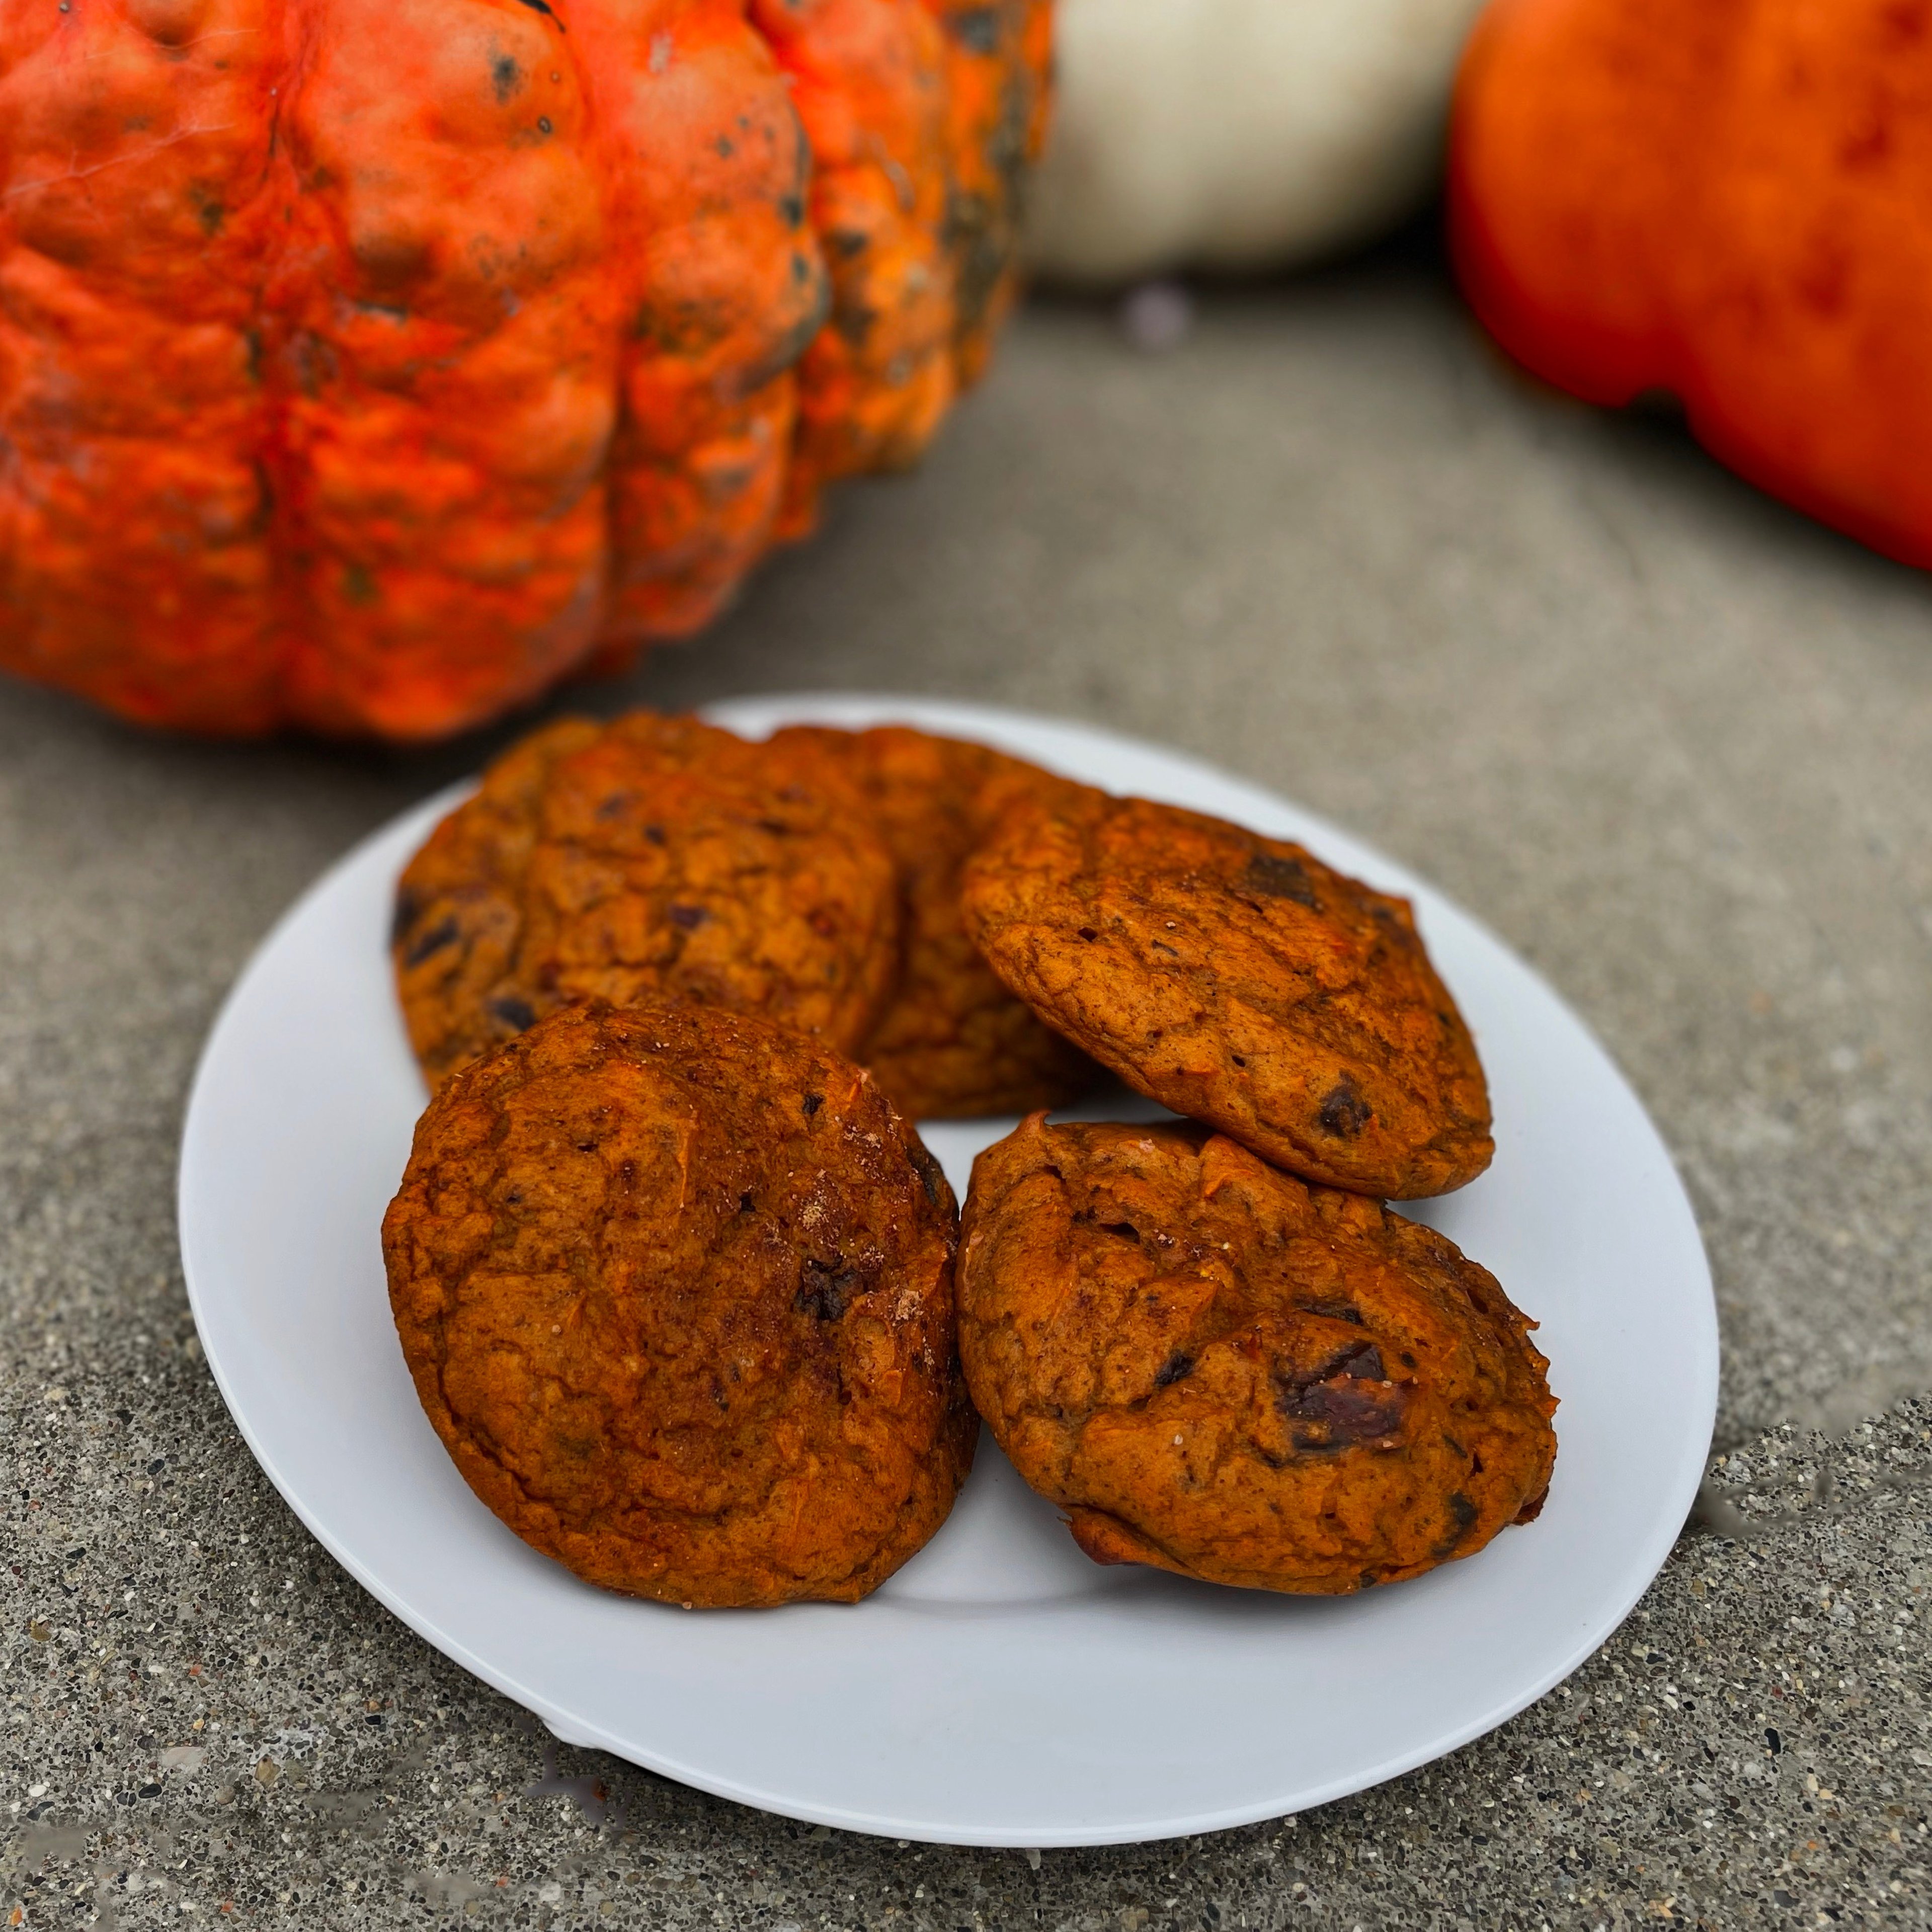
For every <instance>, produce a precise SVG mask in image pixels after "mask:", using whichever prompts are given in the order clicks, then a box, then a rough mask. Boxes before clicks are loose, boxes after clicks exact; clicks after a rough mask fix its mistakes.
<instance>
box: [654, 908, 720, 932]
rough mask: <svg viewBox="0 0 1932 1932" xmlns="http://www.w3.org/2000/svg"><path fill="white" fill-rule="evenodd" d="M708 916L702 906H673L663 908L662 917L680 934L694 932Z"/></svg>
mask: <svg viewBox="0 0 1932 1932" xmlns="http://www.w3.org/2000/svg"><path fill="white" fill-rule="evenodd" d="M710 916H711V915H710V914H709V913H708V912H706V910H704V908H703V907H702V906H694V905H674V906H667V907H665V908H664V917H665V918H667V919H669V920H670V922H671V924H672V925H673V926H676V928H677V929H678V930H679V932H696V931H697V929H698V928H699V927H700V926H702V925H703V923H704V922H705V921H706V919H709V917H710Z"/></svg>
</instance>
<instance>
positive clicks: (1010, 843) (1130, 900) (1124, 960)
mask: <svg viewBox="0 0 1932 1932" xmlns="http://www.w3.org/2000/svg"><path fill="white" fill-rule="evenodd" d="M961 902H962V907H963V910H964V913H965V922H966V929H967V932H968V934H969V935H971V938H972V939H973V940H974V943H975V944H977V946H978V947H980V950H981V951H982V952H983V953H985V955H986V958H987V959H988V961H989V963H990V964H991V965H992V968H993V971H995V973H997V974H998V975H999V977H1001V980H1004V982H1005V983H1006V984H1007V986H1010V988H1012V989H1013V991H1014V992H1016V993H1017V994H1018V995H1019V996H1020V998H1022V999H1023V1000H1025V1001H1026V1002H1027V1004H1028V1005H1029V1006H1031V1007H1033V1009H1034V1010H1035V1011H1036V1012H1037V1013H1039V1014H1040V1015H1041V1016H1042V1017H1043V1018H1044V1019H1046V1021H1047V1022H1048V1023H1049V1025H1052V1026H1053V1027H1055V1028H1057V1029H1058V1031H1060V1032H1061V1033H1064V1034H1066V1035H1067V1037H1068V1038H1069V1039H1070V1040H1073V1042H1074V1043H1075V1044H1076V1046H1079V1047H1081V1048H1082V1049H1084V1050H1085V1052H1087V1053H1088V1054H1090V1055H1092V1057H1093V1058H1094V1059H1096V1060H1097V1061H1100V1064H1102V1065H1103V1067H1109V1068H1111V1069H1112V1071H1113V1072H1115V1073H1117V1074H1118V1075H1119V1076H1120V1077H1121V1079H1123V1080H1124V1081H1125V1082H1127V1085H1129V1086H1130V1087H1133V1088H1136V1090H1137V1091H1139V1092H1141V1093H1142V1094H1148V1095H1149V1096H1150V1097H1152V1098H1153V1099H1154V1100H1158V1101H1160V1103H1162V1104H1163V1106H1168V1107H1170V1108H1172V1109H1173V1110H1174V1111H1175V1112H1176V1113H1178V1114H1183V1115H1187V1116H1189V1117H1190V1118H1193V1119H1196V1120H1200V1121H1207V1122H1208V1124H1210V1125H1211V1126H1213V1127H1218V1128H1220V1130H1221V1131H1222V1132H1223V1133H1226V1134H1231V1135H1232V1136H1234V1137H1235V1139H1238V1140H1240V1141H1241V1142H1245V1143H1246V1144H1247V1145H1248V1146H1250V1147H1251V1148H1253V1149H1254V1150H1255V1151H1256V1152H1257V1153H1259V1154H1262V1155H1264V1156H1265V1157H1266V1158H1267V1159H1268V1160H1271V1161H1273V1162H1274V1163H1276V1164H1277V1166H1282V1167H1285V1168H1287V1169H1290V1170H1292V1172H1295V1173H1296V1174H1299V1175H1304V1176H1305V1177H1306V1178H1307V1179H1309V1180H1311V1181H1321V1182H1322V1183H1324V1184H1326V1185H1328V1186H1330V1187H1346V1188H1351V1189H1354V1190H1358V1191H1359V1192H1361V1193H1367V1194H1374V1195H1378V1196H1384V1197H1387V1198H1393V1199H1406V1198H1412V1197H1414V1196H1421V1195H1428V1194H1440V1193H1445V1192H1446V1191H1447V1190H1449V1189H1451V1188H1454V1187H1461V1186H1462V1185H1463V1184H1464V1183H1465V1182H1466V1181H1472V1180H1473V1179H1474V1178H1475V1177H1476V1176H1477V1175H1479V1174H1481V1172H1482V1171H1483V1170H1484V1168H1485V1167H1487V1166H1488V1165H1489V1162H1490V1155H1491V1154H1492V1153H1493V1151H1494V1142H1493V1141H1492V1140H1491V1139H1490V1105H1489V1094H1488V1091H1487V1087H1486V1085H1485V1083H1484V1078H1483V1070H1482V1066H1481V1062H1480V1061H1478V1059H1477V1058H1476V1049H1475V1043H1474V1042H1473V1041H1472V1039H1471V1038H1470V1036H1469V1028H1468V1027H1467V1026H1466V1025H1464V1023H1463V1017H1462V1016H1461V1014H1460V1013H1458V1012H1457V1008H1456V1003H1455V1001H1454V1000H1453V999H1451V998H1450V996H1449V993H1448V989H1446V988H1445V986H1444V985H1443V984H1442V980H1440V979H1439V977H1437V975H1436V970H1435V968H1434V967H1433V965H1431V964H1430V959H1429V956H1428V955H1427V953H1426V952H1424V950H1423V944H1422V941H1421V937H1420V935H1418V932H1417V931H1416V926H1415V917H1414V915H1413V914H1412V912H1411V911H1410V909H1409V906H1408V904H1407V903H1406V901H1403V900H1401V899H1398V898H1390V897H1389V896H1388V895H1386V894H1385V893H1382V892H1376V891H1373V890H1372V889H1370V887H1369V886H1365V885H1363V884H1361V883H1359V882H1358V880H1354V879H1351V878H1348V877H1344V876H1343V874H1341V873H1340V872H1337V871H1331V869H1330V868H1328V866H1326V865H1323V864H1322V862H1321V861H1320V860H1319V859H1316V857H1314V856H1313V854H1312V853H1309V852H1307V851H1305V850H1303V849H1302V847H1300V846H1298V845H1293V844H1287V843H1286V842H1284V841H1282V840H1280V839H1275V838H1264V837H1262V835H1260V834H1259V833H1257V832H1249V831H1247V830H1244V829H1243V828H1242V827H1241V826H1236V825H1230V824H1228V823H1225V822H1224V821H1223V820H1220V819H1217V818H1209V817H1204V816H1202V814H1200V813H1199V812H1193V811H1182V810H1181V809H1180V808H1178V807H1177V806H1174V805H1157V804H1154V803H1151V802H1149V801H1148V800H1147V799H1133V798H1127V799H1121V798H1111V797H1109V796H1106V795H1105V794H1103V793H1097V792H1091V791H1081V792H1078V793H1070V794H1067V795H1064V796H1061V797H1058V798H1056V799H1045V800H1040V801H1037V802H1033V803H1031V804H1030V805H1026V806H1025V807H1023V808H1018V809H1016V810H1014V811H1010V813H1009V814H1007V817H1005V818H1004V820H1002V821H1001V825H1000V826H999V828H998V830H997V831H996V832H995V834H994V835H993V836H992V838H990V839H989V841H987V842H986V844H983V845H982V846H981V847H980V849H979V850H977V852H976V853H974V855H973V856H972V858H971V859H970V860H968V863H967V865H966V868H965V874H964V876H963V882H962V901H961Z"/></svg>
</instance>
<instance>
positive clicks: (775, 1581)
mask: <svg viewBox="0 0 1932 1932" xmlns="http://www.w3.org/2000/svg"><path fill="white" fill-rule="evenodd" d="M955 1232H956V1217H955V1209H954V1206H953V1196H952V1193H951V1192H950V1190H949V1189H948V1188H947V1184H946V1181H945V1178H944V1175H941V1172H940V1171H939V1169H938V1166H937V1165H936V1164H935V1163H934V1161H933V1160H932V1157H931V1156H929V1154H927V1153H926V1150H925V1148H923V1147H922V1146H921V1145H920V1144H919V1139H918V1137H917V1136H916V1135H915V1134H913V1132H912V1131H911V1130H910V1128H908V1127H906V1126H905V1125H904V1124H903V1123H902V1122H901V1121H900V1120H899V1119H898V1117H897V1116H896V1115H895V1114H894V1112H893V1111H892V1108H891V1106H889V1103H887V1101H886V1098H885V1097H884V1095H883V1094H881V1093H880V1091H879V1090H878V1088H877V1086H876V1085H874V1083H873V1082H872V1081H871V1079H870V1077H869V1076H868V1075H866V1074H865V1073H864V1072H863V1071H862V1070H860V1069H859V1068H858V1067H855V1066H853V1065H852V1064H850V1062H849V1061H845V1060H843V1059H841V1058H839V1056H838V1055H836V1054H835V1053H833V1052H831V1051H830V1050H829V1049H828V1048H826V1046H825V1045H824V1044H823V1043H822V1042H821V1041H819V1040H814V1039H812V1038H811V1037H809V1036H808V1035H806V1034H801V1033H797V1032H794V1031H792V1030H791V1029H790V1028H786V1027H781V1026H778V1025H773V1024H772V1023H771V1022H768V1021H765V1020H762V1019H752V1018H749V1017H747V1016H743V1015H739V1014H736V1013H726V1012H722V1011H720V1010H716V1009H715V1008H703V1007H668V1006H664V1007H624V1008H612V1007H607V1006H605V1005H604V1004H601V1003H600V1002H595V1001H592V1002H588V1003H586V1004H582V1005H579V1006H574V1007H568V1008H566V1009H565V1010H563V1011H562V1012H559V1013H554V1014H553V1015H551V1016H550V1017H549V1018H547V1019H543V1020H540V1021H539V1022H538V1023H537V1024H536V1025H535V1026H533V1027H532V1028H530V1029H529V1031H528V1032H526V1033H525V1034H523V1035H522V1036H521V1037H520V1038H518V1039H516V1040H512V1041H511V1042H510V1043H508V1044H507V1045H505V1046H502V1047H500V1048H499V1049H497V1050H496V1052H493V1053H492V1054H490V1055H488V1056H487V1058H484V1059H483V1060H481V1061H478V1062H476V1063H475V1064H473V1065H472V1066H471V1067H468V1068H466V1070H463V1072H462V1073H459V1074H458V1075H457V1076H455V1078H454V1079H452V1080H450V1081H449V1082H447V1083H446V1085H444V1086H443V1088H441V1090H440V1091H439V1092H438V1093H437V1095H436V1096H435V1097H434V1099H433V1100H431V1103H430V1104H429V1107H428V1111H427V1112H425V1114H424V1115H423V1118H422V1121H421V1123H420V1124H419V1126H418V1127H417V1129H416V1145H415V1148H414V1151H413V1153H412V1154H411V1155H410V1163H409V1167H408V1169H407V1172H406V1173H405V1174H404V1177H403V1184H402V1187H401V1191H400V1192H399V1193H398V1195H397V1196H396V1198H395V1201H394V1202H392V1204H391V1205H390V1208H389V1214H388V1216H387V1218H386V1220H385V1221H384V1223H383V1253H384V1256H385V1259H386V1262H387V1265H388V1269H389V1294H390V1301H391V1306H392V1309H393V1310H394V1313H395V1320H396V1329H397V1333H398V1335H399V1336H400V1337H401V1341H402V1346H403V1352H404V1355H405V1357H406V1358H407V1360H408V1362H409V1366H410V1373H411V1374H412V1375H413V1376H414V1377H415V1379H416V1391H417V1393H418V1394H419V1396H420V1397H421V1398H422V1405H423V1408H424V1410H425V1412H426V1413H427V1415H428V1417H429V1419H430V1421H431V1423H432V1424H434V1427H435V1429H436V1431H437V1434H438V1435H439V1436H440V1437H441V1438H442V1439H443V1446H444V1447H445V1448H446V1449H447V1450H448V1451H449V1454H450V1455H451V1457H452V1458H453V1460H455V1463H456V1466H457V1467H458V1469H460V1471H461V1472H462V1474H463V1478H464V1480H465V1481H467V1482H468V1484H469V1486H470V1487H471V1488H472V1490H475V1493H476V1494H477V1495H478V1496H479V1497H480V1498H481V1499H482V1501H483V1502H484V1503H486V1504H487V1505H488V1506H489V1508H490V1509H492V1510H493V1511H495V1512H496V1514H497V1515H498V1516H499V1517H501V1518H502V1520H503V1521H504V1522H505V1523H507V1524H508V1526H509V1527H510V1528H511V1529H513V1530H514V1531H515V1532H516V1533H517V1535H519V1536H520V1537H522V1538H523V1539H524V1540H525V1541H526V1542H528V1543H529V1544H533V1545H534V1546H535V1547H536V1548H537V1549H538V1550H542V1551H543V1552H544V1553H545V1554H546V1555H547V1556H553V1557H555V1558H556V1559H557V1561H558V1562H561V1563H563V1564H565V1565H567V1566H568V1568H570V1569H571V1570H573V1571H575V1572H576V1573H577V1575H578V1576H580V1577H583V1578H585V1579H586V1580H587V1581H589V1582H591V1583H598V1584H601V1585H603V1586H604V1587H605V1588H607V1589H613V1590H620V1591H624V1592H628V1593H629V1594H631V1595H637V1596H645V1597H655V1598H660V1599H661V1600H663V1601H667V1602H671V1603H679V1604H781V1603H787V1602H790V1601H793V1600H795V1599H797V1598H828V1599H831V1600H832V1601H838V1602H844V1603H850V1602H853V1601H856V1600H857V1599H858V1598H860V1597H862V1596H864V1595H866V1593H867V1592H869V1591H871V1590H873V1589H877V1586H879V1584H880V1583H882V1582H883V1580H885V1579H886V1577H889V1576H890V1575H891V1574H892V1571H895V1569H897V1568H898V1566H899V1565H901V1564H902V1563H903V1562H905V1561H906V1559H907V1558H908V1557H910V1556H911V1555H912V1554H913V1553H914V1552H915V1551H916V1550H918V1549H919V1548H920V1547H921V1546H922V1544H925V1542H926V1540H927V1539H928V1538H929V1537H930V1536H931V1535H932V1533H933V1532H934V1531H935V1530H936V1529H938V1527H939V1526H940V1524H941V1523H942V1522H944V1520H945V1518H946V1515H947V1511H949V1510H950V1509H951V1508H952V1506H953V1498H954V1497H955V1496H956V1495H957V1494H958V1493H959V1486H960V1484H962V1482H963V1481H965V1477H966V1472H967V1471H968V1469H969V1468H970V1467H971V1463H972V1457H973V1449H974V1441H975V1438H976V1436H977V1430H978V1427H979V1424H978V1419H977V1418H976V1417H975V1416H974V1414H973V1412H972V1409H971V1406H970V1405H969V1403H968V1401H967V1399H966V1396H965V1389H964V1387H963V1385H962V1382H961V1380H960V1378H959V1370H958V1367H957V1363H956V1357H955V1350H954V1341H953V1330H954V1316H953V1249H954V1241H955Z"/></svg>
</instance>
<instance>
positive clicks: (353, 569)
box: [342, 563, 376, 609]
mask: <svg viewBox="0 0 1932 1932" xmlns="http://www.w3.org/2000/svg"><path fill="white" fill-rule="evenodd" d="M342 594H343V595H344V597H346V598H347V599H348V600H349V601H350V603H352V604H356V605H357V606H358V607H361V608H364V609H366V608H367V607H368V606H369V605H370V604H373V603H374V602H375V601H376V580H375V578H374V577H372V576H371V574H370V573H369V568H368V565H366V564H361V563H345V564H344V565H343V566H342Z"/></svg>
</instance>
